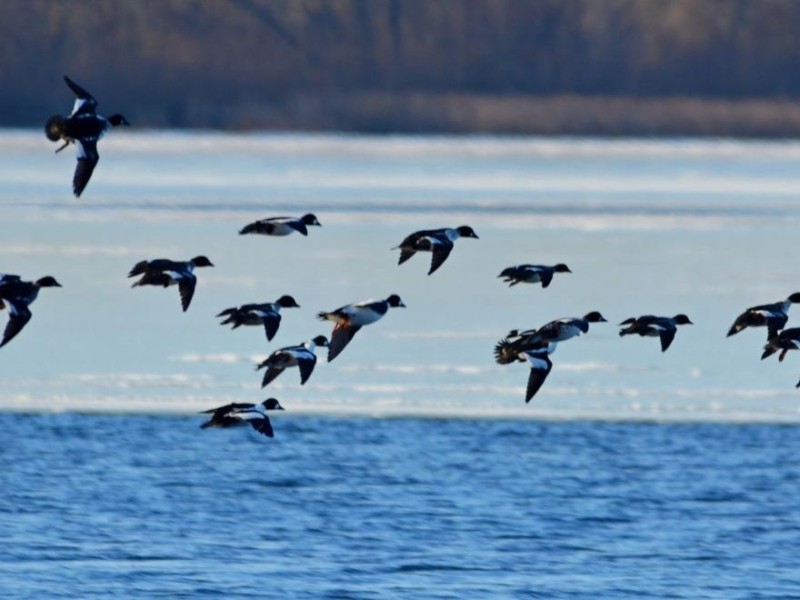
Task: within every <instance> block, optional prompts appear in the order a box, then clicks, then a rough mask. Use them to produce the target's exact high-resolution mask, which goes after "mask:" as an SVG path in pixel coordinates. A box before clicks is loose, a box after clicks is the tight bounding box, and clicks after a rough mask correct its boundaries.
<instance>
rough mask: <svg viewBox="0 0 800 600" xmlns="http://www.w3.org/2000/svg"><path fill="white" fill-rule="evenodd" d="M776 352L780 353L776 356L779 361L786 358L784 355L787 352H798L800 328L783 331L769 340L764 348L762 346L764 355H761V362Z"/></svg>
mask: <svg viewBox="0 0 800 600" xmlns="http://www.w3.org/2000/svg"><path fill="white" fill-rule="evenodd" d="M778 350H780V351H781V353H780V354H779V355H778V360H779V361H782V360H783V359H784V358H786V353H787V352H788V351H789V350H800V327H791V328H789V329H784V330H783V331H781V332H780V333H777V334H775V335H773V336H772V337H771V338H769V340H768V341H767V344H766V346H764V353H763V354H762V355H761V360H764V359H765V358H767V357H768V356H771V355H773V354H775V353H776V352H777V351H778Z"/></svg>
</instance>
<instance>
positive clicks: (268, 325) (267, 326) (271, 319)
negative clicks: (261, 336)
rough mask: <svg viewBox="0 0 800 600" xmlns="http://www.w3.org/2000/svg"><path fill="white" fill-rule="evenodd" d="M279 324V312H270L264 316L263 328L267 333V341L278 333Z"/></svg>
mask: <svg viewBox="0 0 800 600" xmlns="http://www.w3.org/2000/svg"><path fill="white" fill-rule="evenodd" d="M280 324H281V315H280V314H279V313H270V314H268V315H266V316H265V317H264V330H265V331H266V333H267V341H272V338H274V337H275V334H276V333H278V327H279V326H280Z"/></svg>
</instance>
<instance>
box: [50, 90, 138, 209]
mask: <svg viewBox="0 0 800 600" xmlns="http://www.w3.org/2000/svg"><path fill="white" fill-rule="evenodd" d="M64 81H65V82H66V84H67V86H68V87H69V88H70V89H71V90H72V92H73V93H74V94H75V96H76V99H75V104H74V106H73V109H72V113H70V115H69V116H68V117H63V116H61V115H53V116H52V117H50V118H49V119H48V120H47V123H45V134H46V135H47V138H48V139H49V140H51V141H53V142H57V141H63V142H64V144H63V145H62V146H61V147H60V148H59V149H58V150H56V152H60V151H61V150H63V149H64V148H66V147H67V146H68V145H69V144H74V145H75V149H76V156H77V159H78V162H77V165H76V167H75V174H74V175H73V178H72V191H73V193H74V194H75V197H80V195H81V193H82V192H83V190H84V189H85V188H86V186H87V184H88V183H89V179H90V178H91V177H92V173H93V172H94V168H95V167H96V166H97V163H98V161H99V160H100V155H99V154H98V152H97V142H98V141H99V140H100V138H102V137H103V136H104V135H105V134H106V132H107V131H108V130H109V129H111V128H112V127H117V126H119V125H130V123H129V122H128V120H127V119H126V118H125V117H123V116H122V115H120V114H114V115H111V116H110V117H109V118H108V119H106V118H105V117H102V116H100V115H98V114H97V100H96V99H95V98H94V96H92V95H91V94H90V93H89V92H87V91H86V90H85V89H84V88H82V87H81V86H79V85H78V84H77V83H75V82H74V81H72V80H71V79H70V78H69V77H67V76H66V75H65V76H64Z"/></svg>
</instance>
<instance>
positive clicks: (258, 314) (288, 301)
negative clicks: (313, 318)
mask: <svg viewBox="0 0 800 600" xmlns="http://www.w3.org/2000/svg"><path fill="white" fill-rule="evenodd" d="M281 308H300V305H299V304H297V301H296V300H295V299H294V298H292V297H291V296H289V295H284V296H281V297H280V298H278V299H277V300H276V301H275V302H263V303H260V304H243V305H242V306H239V307H233V308H226V309H225V310H223V311H222V312H220V313H219V314H218V315H217V316H218V317H225V318H224V319H223V320H222V321H221V322H220V325H231V329H236V328H237V327H241V326H242V325H255V326H259V325H260V326H263V327H264V331H265V333H266V335H267V340H268V341H271V340H272V338H273V337H275V334H276V333H277V332H278V327H279V326H280V323H281Z"/></svg>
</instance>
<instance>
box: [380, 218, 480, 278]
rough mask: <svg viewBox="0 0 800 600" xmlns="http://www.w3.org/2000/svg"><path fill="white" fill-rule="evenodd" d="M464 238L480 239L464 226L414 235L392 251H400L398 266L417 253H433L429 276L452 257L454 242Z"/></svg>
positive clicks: (424, 231)
mask: <svg viewBox="0 0 800 600" xmlns="http://www.w3.org/2000/svg"><path fill="white" fill-rule="evenodd" d="M462 237H463V238H475V239H476V240H477V239H478V235H477V234H476V233H475V232H474V231H473V230H472V227H470V226H468V225H462V226H461V227H456V228H455V229H450V228H444V229H428V230H423V231H416V232H414V233H412V234H411V235H409V236H408V237H406V238H405V239H404V240H403V241H402V242H400V245H399V246H396V247H395V248H392V250H397V249H398V248H399V249H400V260H399V261H398V262H397V264H398V265H402V264H403V263H404V262H406V261H407V260H408V259H409V258H411V257H412V256H414V254H415V253H417V252H431V253H432V256H431V268H430V270H429V271H428V275H430V274H431V273H433V272H434V271H435V270H436V269H438V268H439V267H441V266H442V263H444V261H446V260H447V257H448V256H450V251H451V250H452V249H453V242H455V241H456V240H457V239H458V238H462Z"/></svg>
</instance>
